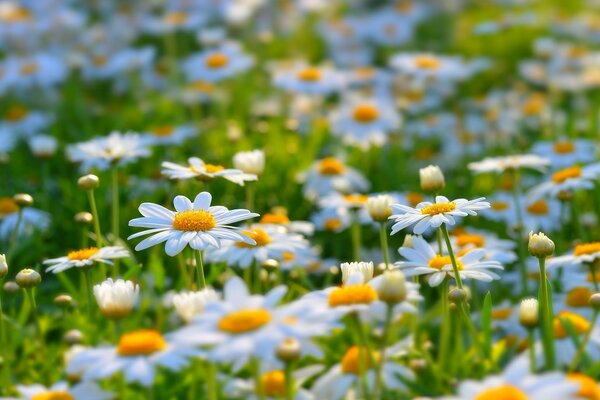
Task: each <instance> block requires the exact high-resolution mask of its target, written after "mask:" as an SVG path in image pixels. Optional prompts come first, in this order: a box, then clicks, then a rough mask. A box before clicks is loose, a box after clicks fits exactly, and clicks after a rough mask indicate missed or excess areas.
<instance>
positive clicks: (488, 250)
mask: <svg viewBox="0 0 600 400" xmlns="http://www.w3.org/2000/svg"><path fill="white" fill-rule="evenodd" d="M450 234H451V236H450V240H451V242H452V245H453V248H454V249H455V251H456V252H457V254H458V255H463V254H466V253H468V252H469V251H471V250H473V249H483V250H485V256H484V259H485V260H495V261H498V262H499V263H502V264H509V263H512V262H514V261H515V260H516V259H517V255H516V254H515V252H514V249H515V247H516V244H515V242H514V241H512V240H505V239H500V238H498V236H496V235H494V234H493V233H489V232H485V231H475V230H471V229H469V230H468V231H464V230H462V231H458V232H450Z"/></svg>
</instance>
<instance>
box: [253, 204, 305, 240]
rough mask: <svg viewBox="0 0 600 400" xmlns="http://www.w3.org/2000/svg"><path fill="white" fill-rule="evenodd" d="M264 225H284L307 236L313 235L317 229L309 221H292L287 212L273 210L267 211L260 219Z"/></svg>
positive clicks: (289, 229)
mask: <svg viewBox="0 0 600 400" xmlns="http://www.w3.org/2000/svg"><path fill="white" fill-rule="evenodd" d="M259 222H260V223H261V224H262V225H276V226H283V227H285V228H286V229H287V230H288V231H290V232H295V233H300V234H302V235H305V236H311V235H312V234H313V233H314V231H315V226H314V224H313V223H312V222H308V221H291V220H290V219H289V218H288V216H287V214H286V212H285V211H282V212H279V211H275V210H274V211H273V212H271V213H265V214H263V215H262V216H261V217H260V221H259Z"/></svg>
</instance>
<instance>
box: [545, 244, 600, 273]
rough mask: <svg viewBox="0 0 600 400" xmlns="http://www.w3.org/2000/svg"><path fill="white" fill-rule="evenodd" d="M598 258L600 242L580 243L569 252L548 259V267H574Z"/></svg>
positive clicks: (599, 255) (599, 256) (599, 257)
mask: <svg viewBox="0 0 600 400" xmlns="http://www.w3.org/2000/svg"><path fill="white" fill-rule="evenodd" d="M598 259H600V242H590V243H581V244H578V245H576V246H575V248H574V249H573V251H572V252H570V253H569V254H566V255H563V256H559V257H552V258H550V259H548V267H550V266H552V267H574V266H579V265H582V264H589V263H593V262H595V261H596V260H598Z"/></svg>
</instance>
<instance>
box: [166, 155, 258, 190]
mask: <svg viewBox="0 0 600 400" xmlns="http://www.w3.org/2000/svg"><path fill="white" fill-rule="evenodd" d="M188 164H189V165H187V166H184V165H179V164H175V163H172V162H168V161H165V162H163V163H162V164H161V165H162V168H163V169H162V174H163V175H165V176H166V177H168V178H170V179H191V178H195V179H200V180H211V179H214V178H223V179H226V180H228V181H230V182H233V183H235V184H238V185H240V186H244V182H247V181H255V180H257V179H258V178H257V176H256V175H253V174H246V173H244V172H243V171H241V170H239V169H231V168H225V167H223V166H222V165H214V164H206V163H205V162H204V161H202V160H201V159H200V158H198V157H190V158H188Z"/></svg>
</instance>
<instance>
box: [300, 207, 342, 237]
mask: <svg viewBox="0 0 600 400" xmlns="http://www.w3.org/2000/svg"><path fill="white" fill-rule="evenodd" d="M310 220H311V221H312V222H313V224H315V229H316V230H318V231H326V232H341V231H343V230H345V229H347V228H348V227H349V226H350V224H351V223H352V217H351V215H350V212H349V211H348V209H347V208H343V207H327V208H323V209H321V210H319V211H317V212H315V213H313V214H312V215H311V217H310Z"/></svg>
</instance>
